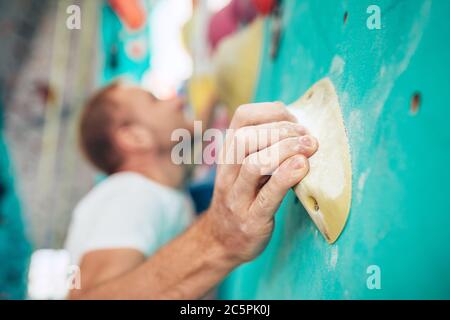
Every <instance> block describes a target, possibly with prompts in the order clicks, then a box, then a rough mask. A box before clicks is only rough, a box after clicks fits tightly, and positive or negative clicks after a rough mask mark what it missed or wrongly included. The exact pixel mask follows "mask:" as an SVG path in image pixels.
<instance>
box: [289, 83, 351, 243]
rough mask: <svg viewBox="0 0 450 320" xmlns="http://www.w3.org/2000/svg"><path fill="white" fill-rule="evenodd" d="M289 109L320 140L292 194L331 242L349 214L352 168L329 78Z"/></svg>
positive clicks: (336, 99)
mask: <svg viewBox="0 0 450 320" xmlns="http://www.w3.org/2000/svg"><path fill="white" fill-rule="evenodd" d="M288 108H289V110H290V111H291V112H292V113H293V114H294V115H295V116H296V117H297V119H298V121H299V123H300V124H303V125H304V126H305V127H306V128H307V129H308V130H309V131H310V133H311V134H312V135H313V136H315V137H316V138H317V139H318V141H319V150H318V151H317V153H316V154H315V155H314V156H312V157H311V159H310V171H309V174H308V175H307V176H306V177H305V179H303V181H302V182H301V183H300V184H299V185H297V186H296V187H295V193H296V194H297V196H298V198H299V199H300V201H301V203H302V204H303V206H304V207H305V209H306V211H307V212H308V213H309V215H310V216H311V218H312V220H313V221H314V223H315V225H316V226H317V228H318V229H319V230H320V232H321V233H322V235H323V236H324V237H325V239H326V240H327V241H328V242H329V243H334V242H335V241H336V240H337V239H338V237H339V235H340V234H341V232H342V230H343V229H344V227H345V223H346V221H347V217H348V214H349V211H350V203H351V193H352V168H351V162H350V149H349V144H348V139H347V134H346V130H345V126H344V121H343V118H342V113H341V110H340V106H339V100H338V97H337V94H336V91H335V89H334V86H333V83H332V82H331V81H330V79H328V78H326V79H323V80H321V81H319V82H317V83H316V84H315V85H314V86H313V87H312V88H311V89H309V90H308V91H307V92H306V93H305V95H304V96H303V97H301V98H300V99H299V100H298V101H297V102H295V103H293V104H292V105H291V106H289V107H288Z"/></svg>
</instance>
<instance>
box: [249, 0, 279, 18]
mask: <svg viewBox="0 0 450 320" xmlns="http://www.w3.org/2000/svg"><path fill="white" fill-rule="evenodd" d="M276 2H277V0H253V3H254V4H255V7H256V9H257V10H258V12H259V13H261V14H263V15H268V14H270V13H271V12H272V11H273V9H274V8H275V4H276Z"/></svg>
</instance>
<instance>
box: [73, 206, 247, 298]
mask: <svg viewBox="0 0 450 320" xmlns="http://www.w3.org/2000/svg"><path fill="white" fill-rule="evenodd" d="M237 265H238V262H237V261H236V260H235V259H233V258H231V257H230V256H229V255H228V254H227V252H226V250H225V249H224V247H223V246H222V245H221V244H220V243H218V242H217V240H216V239H215V238H214V237H213V235H212V232H211V228H210V223H209V217H208V213H206V214H204V215H203V216H202V217H201V218H200V219H199V220H198V221H197V222H196V223H195V224H194V225H193V226H191V228H189V229H188V230H187V231H186V232H185V233H184V234H182V235H181V236H179V237H177V238H176V239H175V240H173V241H172V242H170V243H169V244H167V245H166V246H164V247H163V248H162V249H161V250H160V251H158V252H157V253H156V254H155V255H153V256H152V257H150V258H149V259H148V260H147V261H146V262H144V263H143V264H142V265H140V266H139V267H137V268H136V269H134V270H133V271H130V272H129V273H127V274H125V275H122V276H120V277H117V278H115V279H112V280H110V281H108V282H106V283H103V284H101V285H99V286H97V287H95V288H92V289H88V290H86V291H85V292H82V293H81V294H79V295H78V297H79V298H81V299H197V298H201V297H202V296H203V295H205V294H206V293H207V292H208V291H209V290H210V289H211V288H213V287H214V286H215V285H216V284H218V283H219V282H220V281H221V280H222V279H223V278H224V277H225V276H226V275H227V274H228V273H229V272H230V271H231V270H232V269H233V268H234V267H236V266H237Z"/></svg>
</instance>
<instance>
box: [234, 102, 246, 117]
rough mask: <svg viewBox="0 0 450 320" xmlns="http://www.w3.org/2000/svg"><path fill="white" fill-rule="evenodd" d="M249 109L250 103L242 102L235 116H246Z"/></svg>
mask: <svg viewBox="0 0 450 320" xmlns="http://www.w3.org/2000/svg"><path fill="white" fill-rule="evenodd" d="M247 110H248V104H242V105H240V106H239V107H238V108H237V109H236V111H235V113H234V116H235V117H236V118H238V119H241V118H242V117H244V116H245V115H246V113H247Z"/></svg>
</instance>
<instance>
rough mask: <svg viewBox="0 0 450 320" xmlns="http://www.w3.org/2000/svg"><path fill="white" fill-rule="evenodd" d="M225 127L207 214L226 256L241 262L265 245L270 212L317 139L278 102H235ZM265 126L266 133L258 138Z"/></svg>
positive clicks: (301, 171) (300, 173) (303, 169)
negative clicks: (230, 130) (223, 140)
mask: <svg viewBox="0 0 450 320" xmlns="http://www.w3.org/2000/svg"><path fill="white" fill-rule="evenodd" d="M230 129H233V132H231V133H230V134H228V135H227V138H226V142H225V145H224V147H223V149H222V152H221V154H220V163H222V164H221V165H219V166H218V171H217V177H216V184H215V190H214V197H213V201H212V205H211V208H210V209H209V210H208V213H207V215H208V216H209V220H210V223H211V229H212V233H213V235H214V238H215V239H217V241H218V242H219V243H221V245H223V247H224V248H225V252H226V253H227V254H228V255H229V257H230V259H236V261H237V263H242V262H246V261H249V260H252V259H254V258H255V257H256V256H257V255H259V254H260V253H261V251H262V250H263V249H264V248H265V246H266V245H267V242H268V240H269V239H270V236H271V234H272V231H273V226H274V214H275V212H276V211H277V209H278V207H279V205H280V203H281V201H282V200H283V198H284V196H285V195H286V193H287V192H288V190H289V189H290V188H292V187H294V186H295V185H297V184H298V183H299V182H300V181H301V180H302V179H303V178H304V177H305V175H306V174H307V173H308V170H309V165H308V160H307V158H308V157H311V156H312V155H313V154H314V153H315V152H316V151H317V148H318V142H317V140H316V139H315V138H313V137H311V136H309V135H308V134H307V131H306V129H305V128H304V127H302V126H300V125H299V124H297V123H296V119H295V118H294V117H293V116H292V115H291V114H290V113H289V112H288V111H287V109H286V107H285V106H284V105H283V104H281V103H262V104H258V105H255V104H249V105H244V106H241V107H240V108H239V109H238V110H237V112H236V114H235V116H234V118H233V120H232V122H231V127H230ZM268 131H269V132H270V133H272V134H271V139H262V138H261V137H267V132H268ZM274 133H275V134H274ZM255 139H256V141H255ZM241 150H244V152H241ZM230 155H231V156H230ZM230 159H233V160H235V163H230V161H229V160H230ZM272 172H273V173H272ZM270 173H272V174H271V175H268V174H270Z"/></svg>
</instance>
